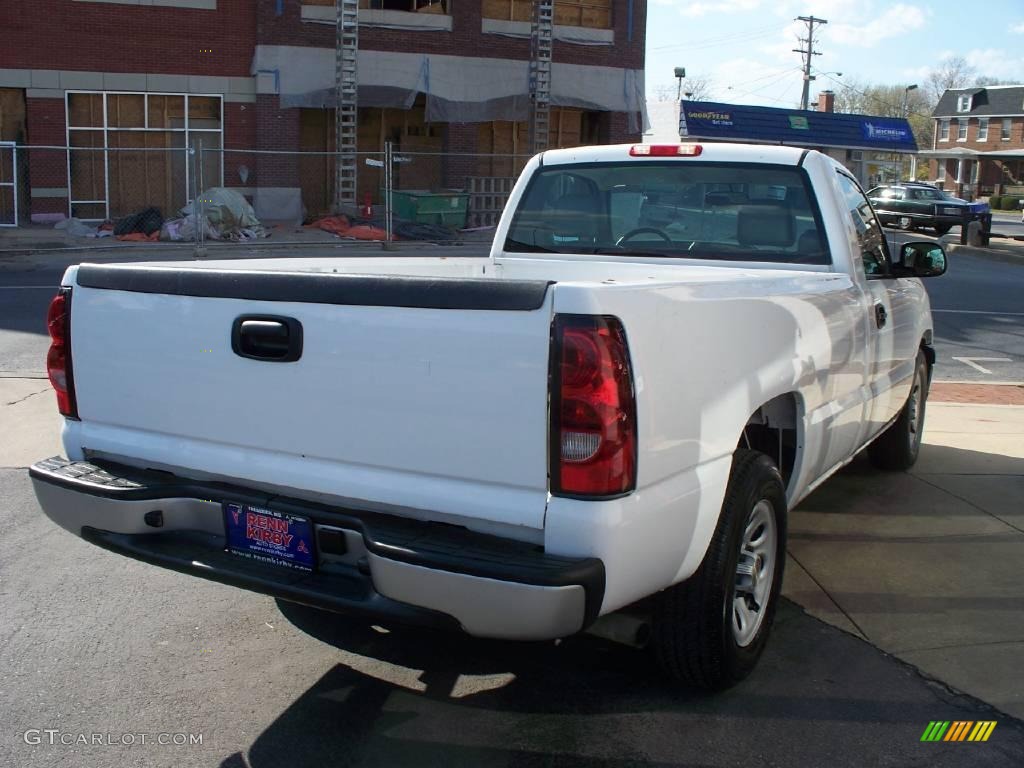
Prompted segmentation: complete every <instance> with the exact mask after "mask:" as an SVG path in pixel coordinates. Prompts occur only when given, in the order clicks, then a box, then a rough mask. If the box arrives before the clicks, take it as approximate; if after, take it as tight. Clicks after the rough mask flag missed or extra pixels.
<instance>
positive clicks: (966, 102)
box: [956, 94, 971, 112]
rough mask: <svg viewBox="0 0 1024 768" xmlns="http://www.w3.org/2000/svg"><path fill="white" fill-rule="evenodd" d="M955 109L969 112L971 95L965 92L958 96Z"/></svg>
mask: <svg viewBox="0 0 1024 768" xmlns="http://www.w3.org/2000/svg"><path fill="white" fill-rule="evenodd" d="M956 111H957V112H970V111H971V97H970V96H969V95H967V94H964V95H963V96H960V97H959V98H958V99H957V100H956Z"/></svg>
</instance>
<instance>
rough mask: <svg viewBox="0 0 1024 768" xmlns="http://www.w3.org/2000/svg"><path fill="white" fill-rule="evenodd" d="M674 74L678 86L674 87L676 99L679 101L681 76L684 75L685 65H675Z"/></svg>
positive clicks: (681, 88)
mask: <svg viewBox="0 0 1024 768" xmlns="http://www.w3.org/2000/svg"><path fill="white" fill-rule="evenodd" d="M675 76H676V80H678V81H679V87H678V88H676V101H679V99H680V98H681V97H682V95H683V78H684V77H686V67H676V69H675Z"/></svg>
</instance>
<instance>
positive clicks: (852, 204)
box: [839, 173, 889, 277]
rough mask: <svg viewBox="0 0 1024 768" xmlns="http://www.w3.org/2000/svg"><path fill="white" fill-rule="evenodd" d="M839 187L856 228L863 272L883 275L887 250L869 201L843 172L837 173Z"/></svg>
mask: <svg viewBox="0 0 1024 768" xmlns="http://www.w3.org/2000/svg"><path fill="white" fill-rule="evenodd" d="M839 188H840V189H841V190H842V192H843V199H844V200H845V201H846V205H847V208H848V209H849V211H850V218H851V219H853V226H854V227H855V228H856V229H857V241H858V242H859V243H860V252H861V257H862V261H863V264H864V274H865V275H866V276H867V277H871V276H872V275H884V274H885V273H886V272H888V266H887V265H888V263H889V251H888V248H887V246H886V244H885V235H884V234H882V227H881V226H880V225H879V223H878V219H876V218H875V212H874V211H873V210H871V203H869V202H868V199H867V198H866V197H864V193H863V192H861V191H860V187H858V186H857V182H855V181H854V180H853V179H851V178H850V177H849V176H847V175H846V174H844V173H840V174H839Z"/></svg>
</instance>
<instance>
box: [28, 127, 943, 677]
mask: <svg viewBox="0 0 1024 768" xmlns="http://www.w3.org/2000/svg"><path fill="white" fill-rule="evenodd" d="M431 253H434V251H431ZM943 271H945V255H944V253H943V251H942V250H941V248H940V247H939V246H938V245H936V244H934V243H911V244H906V245H904V246H902V247H901V249H900V252H899V253H897V254H895V255H894V254H891V253H890V250H889V247H888V246H887V244H886V241H885V238H884V237H883V234H882V231H881V228H880V227H879V224H878V221H877V220H876V218H875V216H874V213H873V212H872V209H871V206H870V204H869V203H868V200H867V198H866V197H865V196H864V194H863V192H862V191H861V190H860V188H859V187H858V185H857V183H856V182H855V181H854V179H853V178H852V177H851V176H850V175H849V174H848V173H847V171H846V170H845V169H844V168H843V167H842V166H841V165H839V164H837V163H835V162H834V161H832V160H830V159H829V158H828V157H826V156H825V155H822V154H820V153H817V152H814V151H805V150H801V149H794V148H787V147H777V146H745V145H730V144H705V145H699V144H682V145H668V146H662V145H658V146H650V145H635V146H630V145H624V146H602V147H582V148H578V149H563V150H553V151H549V152H545V153H543V154H541V155H538V156H537V157H535V158H533V159H532V160H531V161H530V163H529V164H528V166H527V167H526V169H525V171H524V172H523V174H522V177H521V178H520V179H519V181H518V183H517V185H516V186H515V189H514V191H513V193H512V196H511V198H510V200H509V203H508V205H507V207H506V209H505V213H504V215H503V217H502V219H501V222H500V224H499V226H498V228H497V233H496V236H495V239H494V244H493V247H492V249H491V253H490V256H489V257H488V258H480V259H473V258H451V257H445V256H442V257H435V256H430V255H423V256H419V255H414V256H394V257H391V256H389V257H385V258H380V259H366V258H358V259H357V258H336V259H305V258H282V259H270V260H267V259H260V260H251V261H246V260H241V261H239V260H232V261H200V262H193V263H163V264H160V263H153V264H116V265H94V264H83V265H80V266H76V267H71V268H70V269H68V271H67V273H66V274H65V276H64V279H63V287H62V288H61V290H60V293H59V295H58V296H57V297H56V298H55V299H54V301H53V304H52V306H51V309H50V317H49V327H50V333H51V335H52V337H53V344H52V347H51V350H50V354H49V358H48V369H49V373H50V379H51V381H52V382H53V385H54V387H55V389H56V391H57V399H58V403H59V407H60V410H61V412H62V413H63V414H64V417H65V419H64V427H63V443H64V449H65V451H66V454H67V458H61V457H56V458H52V459H48V460H46V461H42V462H40V463H38V464H36V465H35V466H34V467H32V469H31V476H32V480H33V483H34V487H35V492H36V494H37V496H38V499H39V502H40V504H41V506H42V508H43V510H44V512H45V513H46V514H47V515H48V516H49V517H51V518H52V519H53V520H54V521H55V522H57V523H58V524H60V525H61V526H63V527H64V528H66V529H68V530H69V531H71V532H72V533H74V534H77V535H79V536H82V537H83V538H84V539H86V540H87V541H91V542H93V543H94V544H97V545H98V546H100V547H103V548H105V549H108V550H112V551H114V552H120V553H122V554H124V555H126V556H128V557H133V558H137V559H140V560H144V561H147V562H150V563H155V564H158V565H162V566H166V567H168V568H172V569H175V570H178V571H181V572H183V573H188V574H192V575H195V576H199V577H202V578H207V579H213V580H215V581H219V582H223V583H227V584H234V585H237V586H239V587H243V588H246V589H251V590H255V591H257V592H262V593H266V594H269V595H274V596H276V597H279V598H284V599H286V600H294V601H297V602H301V603H305V604H308V605H312V606H318V607H321V608H324V609H329V610H333V611H338V612H344V613H353V614H359V615H361V616H364V617H369V618H373V620H375V621H378V622H386V621H396V622H405V623H413V624H426V625H432V626H438V627H448V628H451V629H454V630H458V629H461V630H463V631H465V632H468V633H470V634H472V635H476V636H480V637H494V638H510V639H521V640H543V639H550V638H559V637H563V636H567V635H571V634H573V633H576V632H579V631H581V630H585V629H587V628H591V629H592V630H593V631H596V632H599V633H600V632H602V631H603V632H604V634H606V635H612V634H614V635H616V636H617V637H618V638H619V639H627V640H629V641H631V642H635V643H639V642H641V641H643V640H645V639H647V638H648V637H649V638H650V640H651V644H652V645H653V646H654V648H655V650H656V652H657V654H658V657H659V658H660V660H661V662H662V664H663V665H664V668H665V669H666V670H667V672H668V673H669V674H670V675H671V676H672V677H673V678H676V679H678V680H680V681H683V682H685V683H688V684H691V685H696V686H703V687H708V688H722V687H725V686H728V685H731V684H733V683H735V682H737V681H738V680H740V679H742V678H743V677H744V676H745V675H746V674H747V673H748V672H750V670H751V669H752V668H753V666H754V664H755V662H756V660H757V658H758V656H759V654H760V653H761V651H762V649H763V647H764V645H765V641H766V639H767V636H768V632H769V627H770V625H771V622H772V614H773V612H774V609H775V606H776V603H777V601H778V594H779V586H780V583H781V579H782V569H783V563H784V553H785V539H786V516H787V511H788V510H789V509H791V508H792V507H793V506H794V505H795V504H797V503H798V502H799V501H800V500H801V499H802V498H804V497H805V496H806V495H807V494H808V493H810V492H811V491H812V490H813V489H814V488H815V487H817V486H818V485H819V484H821V483H822V482H824V481H825V480H826V479H827V478H828V477H829V476H830V475H831V474H832V473H834V472H835V471H836V470H837V469H839V468H840V467H842V466H843V465H844V464H846V463H847V462H849V461H850V460H851V459H852V458H853V456H854V455H855V454H856V453H857V452H858V451H860V450H861V449H862V448H864V447H865V446H868V449H869V451H870V453H871V456H872V458H873V459H874V460H875V462H876V463H877V464H878V465H880V466H881V467H884V468H887V469H897V470H898V469H904V468H906V467H908V466H910V465H911V464H913V462H914V460H915V459H916V457H917V453H918V449H919V446H920V441H921V430H922V425H923V421H924V414H925V399H926V396H927V392H928V382H929V378H930V371H931V366H932V364H933V363H934V359H935V355H934V352H933V350H932V321H931V316H930V311H929V303H928V296H927V294H926V292H925V290H924V288H923V286H922V284H921V281H920V280H919V279H917V278H919V277H927V276H931V275H938V274H941V273H942V272H943ZM180 610H182V611H186V612H187V611H188V610H189V606H188V604H187V603H183V604H182V605H181V606H180ZM624 626H625V627H629V629H628V630H627V631H626V632H625V635H624V632H623V627H624ZM610 627H614V631H612V630H611V629H609V628H610ZM602 628H603V629H602Z"/></svg>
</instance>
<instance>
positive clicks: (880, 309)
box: [875, 302, 889, 328]
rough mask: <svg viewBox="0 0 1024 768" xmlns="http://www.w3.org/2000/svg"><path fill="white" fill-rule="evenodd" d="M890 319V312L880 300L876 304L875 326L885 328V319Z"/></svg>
mask: <svg viewBox="0 0 1024 768" xmlns="http://www.w3.org/2000/svg"><path fill="white" fill-rule="evenodd" d="M888 319H889V313H888V312H886V311H885V305H884V304H882V303H881V302H879V303H878V304H875V327H876V328H884V327H885V321H886V320H888Z"/></svg>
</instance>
